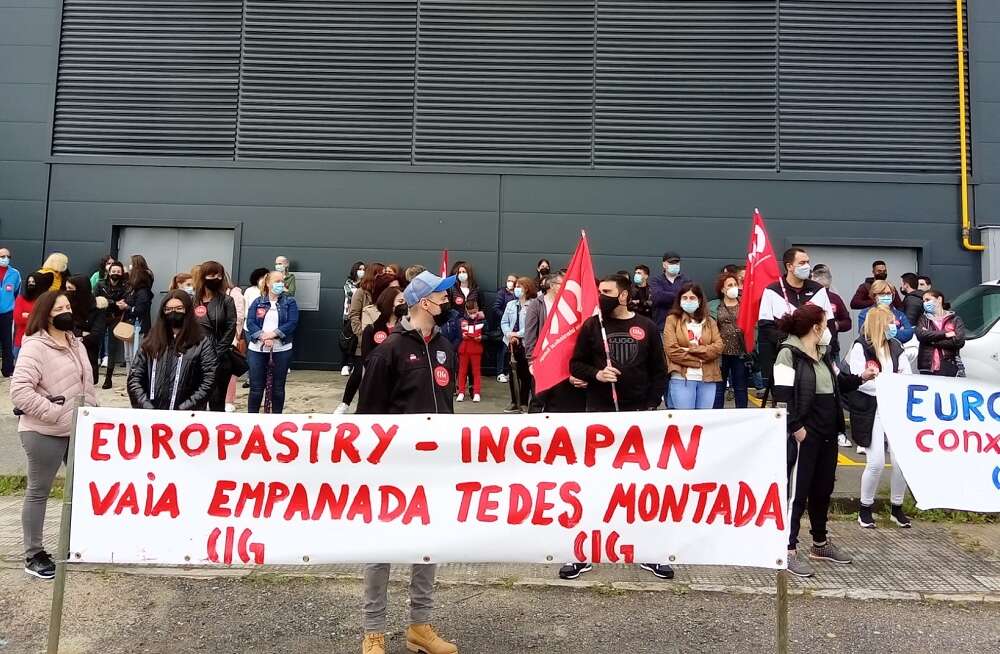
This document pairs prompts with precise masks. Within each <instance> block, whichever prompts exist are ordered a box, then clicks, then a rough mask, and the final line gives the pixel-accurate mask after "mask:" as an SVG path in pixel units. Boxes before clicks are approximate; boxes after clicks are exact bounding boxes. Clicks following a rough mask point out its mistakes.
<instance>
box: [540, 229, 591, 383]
mask: <svg viewBox="0 0 1000 654" xmlns="http://www.w3.org/2000/svg"><path fill="white" fill-rule="evenodd" d="M596 313H597V280H596V278H595V277H594V263H593V261H591V259H590V246H588V245H587V235H586V234H583V235H582V236H581V237H580V244H579V245H578V246H576V252H575V253H574V254H573V259H572V260H571V261H570V262H569V269H568V270H567V271H566V277H565V279H564V280H563V285H562V289H560V291H559V295H558V296H556V302H555V304H554V305H553V308H552V311H550V312H549V315H548V317H547V318H546V319H545V324H544V325H543V326H542V331H541V332H540V333H539V335H538V343H537V344H536V345H535V365H534V368H535V392H537V393H541V392H542V391H545V390H548V389H550V388H552V387H553V386H555V385H556V384H559V383H560V382H563V381H565V380H567V379H569V360H570V359H571V358H572V357H573V348H575V347H576V339H577V336H578V334H579V332H580V327H582V326H583V323H584V321H585V320H587V318H590V317H591V316H593V315H595V314H596Z"/></svg>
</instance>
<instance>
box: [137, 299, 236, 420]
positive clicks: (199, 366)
mask: <svg viewBox="0 0 1000 654" xmlns="http://www.w3.org/2000/svg"><path fill="white" fill-rule="evenodd" d="M217 363H218V360H217V359H216V356H215V348H214V347H213V346H212V343H211V342H210V341H209V339H207V338H205V335H204V334H203V333H202V331H201V327H199V326H198V322H197V321H196V320H195V317H194V304H192V302H191V296H190V295H188V294H187V292H186V291H181V290H173V291H170V292H168V293H167V297H165V298H164V299H163V303H162V304H161V305H160V315H159V320H157V321H156V324H155V325H153V328H152V330H151V331H150V332H149V334H147V335H146V338H145V339H144V340H143V341H142V346H141V347H140V348H139V352H138V353H137V354H136V356H135V360H134V361H133V363H132V368H131V369H130V370H129V373H128V383H127V387H128V396H129V400H131V402H132V407H133V408H135V409H162V410H166V411H171V410H174V409H176V410H178V411H202V410H204V409H205V406H206V405H207V404H208V396H209V393H211V392H212V390H213V389H214V388H215V376H216V372H215V371H216V367H217Z"/></svg>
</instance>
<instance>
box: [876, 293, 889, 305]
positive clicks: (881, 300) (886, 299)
mask: <svg viewBox="0 0 1000 654" xmlns="http://www.w3.org/2000/svg"><path fill="white" fill-rule="evenodd" d="M876 299H877V300H878V303H879V304H881V305H882V306H884V307H887V306H889V305H890V304H892V296H891V295H879V296H878V297H877V298H876Z"/></svg>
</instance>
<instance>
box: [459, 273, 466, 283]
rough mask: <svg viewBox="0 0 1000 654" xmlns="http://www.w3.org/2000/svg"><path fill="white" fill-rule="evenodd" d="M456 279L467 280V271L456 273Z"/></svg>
mask: <svg viewBox="0 0 1000 654" xmlns="http://www.w3.org/2000/svg"><path fill="white" fill-rule="evenodd" d="M458 281H460V282H467V281H469V273H458Z"/></svg>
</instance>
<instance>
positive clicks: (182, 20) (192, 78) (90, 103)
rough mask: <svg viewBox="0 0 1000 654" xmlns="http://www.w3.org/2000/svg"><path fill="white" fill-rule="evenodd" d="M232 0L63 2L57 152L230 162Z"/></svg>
mask: <svg viewBox="0 0 1000 654" xmlns="http://www.w3.org/2000/svg"><path fill="white" fill-rule="evenodd" d="M242 4H243V3H242V2H241V1H240V0H212V2H204V1H203V0H161V1H159V2H155V3H153V2H128V1H117V2H114V1H107V2H101V1H98V0H64V3H63V22H62V42H61V51H60V58H59V79H58V85H57V96H56V122H55V133H54V135H53V146H52V149H53V152H54V153H56V154H117V155H170V156H199V157H227V158H231V157H232V155H233V147H234V142H235V131H236V93H237V85H238V76H239V57H240V24H241V14H242Z"/></svg>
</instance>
